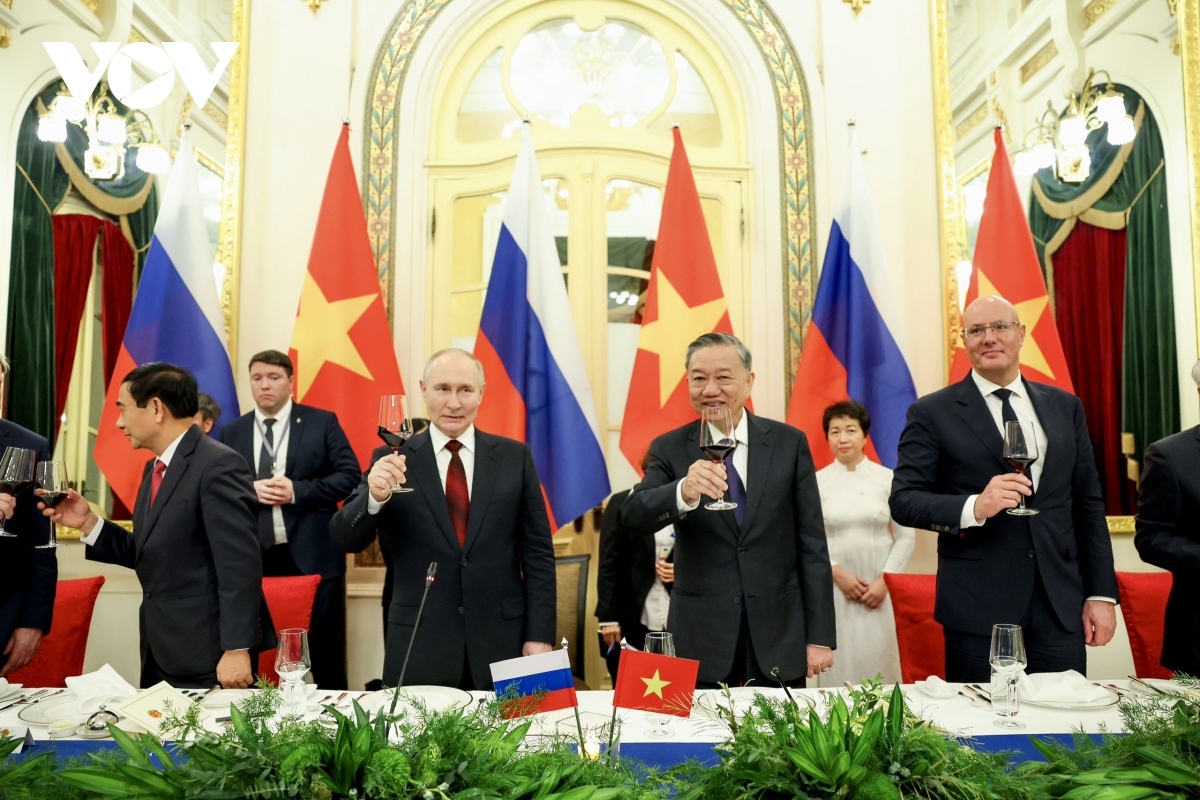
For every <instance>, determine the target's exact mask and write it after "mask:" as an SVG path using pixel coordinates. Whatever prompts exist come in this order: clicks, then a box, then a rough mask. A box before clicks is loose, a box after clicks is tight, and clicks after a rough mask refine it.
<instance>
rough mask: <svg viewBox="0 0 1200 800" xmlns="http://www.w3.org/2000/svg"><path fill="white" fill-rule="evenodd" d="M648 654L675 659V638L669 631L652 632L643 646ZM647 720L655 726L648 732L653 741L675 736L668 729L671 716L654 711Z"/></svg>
mask: <svg viewBox="0 0 1200 800" xmlns="http://www.w3.org/2000/svg"><path fill="white" fill-rule="evenodd" d="M642 649H644V650H645V651H646V652H647V653H657V654H658V655H660V656H670V657H671V658H674V657H675V637H674V636H672V635H671V634H670V633H668V632H667V631H650V632H649V633H647V634H646V643H645V644H644V645H643V646H642ZM646 717H647V719H649V720H650V722H651V723H652V724H653V725H654V726H655V727H653V728H651V729H650V730H648V731H646V735H647V736H649V737H650V738H651V739H670V738H671V737H672V736H674V735H675V734H673V733H672V732H671V731H669V730H667V729H666V727H665V726H666V725H667V724H668V723H670V721H671V715H670V714H656V713H654V712H652V711H647V712H646Z"/></svg>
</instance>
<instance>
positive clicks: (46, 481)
mask: <svg viewBox="0 0 1200 800" xmlns="http://www.w3.org/2000/svg"><path fill="white" fill-rule="evenodd" d="M33 493H34V494H35V495H37V499H38V500H41V501H42V502H43V503H45V504H46V507H47V508H55V507H57V506H58V504H59V503H61V502H62V501H63V500H66V499H67V464H66V462H65V461H43V462H41V463H40V464H38V465H37V488H36V489H34V490H33ZM52 547H58V526H57V525H55V524H54V520H50V539H49V540H48V541H47V542H46V543H45V544H35V545H34V548H36V549H38V550H49V549H50V548H52Z"/></svg>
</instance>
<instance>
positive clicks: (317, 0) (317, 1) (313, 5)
mask: <svg viewBox="0 0 1200 800" xmlns="http://www.w3.org/2000/svg"><path fill="white" fill-rule="evenodd" d="M305 2H306V3H308V10H309V11H311V12H313V13H314V14H315V13H317V9H319V8H320V7H321V0H305Z"/></svg>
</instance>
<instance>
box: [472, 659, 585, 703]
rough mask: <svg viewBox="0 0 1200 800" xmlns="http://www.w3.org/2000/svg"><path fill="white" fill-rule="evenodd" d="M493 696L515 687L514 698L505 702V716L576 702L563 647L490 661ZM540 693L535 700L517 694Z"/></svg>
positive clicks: (572, 675) (573, 685)
mask: <svg viewBox="0 0 1200 800" xmlns="http://www.w3.org/2000/svg"><path fill="white" fill-rule="evenodd" d="M491 670H492V683H493V684H494V685H495V689H496V696H497V697H501V696H503V695H504V694H506V693H508V692H510V691H512V690H514V689H515V690H516V699H515V700H514V701H513V702H511V703H508V704H506V706H505V708H504V712H503V713H504V716H505V717H523V716H525V715H527V714H538V713H541V712H543V711H559V710H561V709H564V708H574V707H575V706H577V705H579V700H578V699H577V698H576V696H575V675H574V673H572V672H571V659H570V657H569V656H568V655H567V651H566V650H551V651H549V652H547V653H538V654H537V655H533V656H523V657H521V658H510V659H508V660H507V661H497V662H496V663H495V664H492V665H491ZM539 694H541V695H542V699H541V701H540V702H538V703H534V702H533V701H532V700H528V701H526V702H521V701H520V699H521V698H533V697H536V696H537V695H539Z"/></svg>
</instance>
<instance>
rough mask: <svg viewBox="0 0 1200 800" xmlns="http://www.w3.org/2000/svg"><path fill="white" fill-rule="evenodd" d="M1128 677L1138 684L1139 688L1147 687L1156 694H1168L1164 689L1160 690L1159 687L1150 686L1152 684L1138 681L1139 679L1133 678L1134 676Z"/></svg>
mask: <svg viewBox="0 0 1200 800" xmlns="http://www.w3.org/2000/svg"><path fill="white" fill-rule="evenodd" d="M1126 677H1127V678H1129V680H1131V681H1133V682H1134V683H1136V684H1137V685H1138V686H1145V687H1146V688H1147V689H1149V690H1150V691H1152V692H1154V693H1155V694H1166V692H1164V691H1163V690H1162V689H1160V688H1158V687H1157V686H1155V685H1153V684H1150V683H1146V682H1145V681H1143V680H1138V679H1137V678H1135V677H1133V676H1132V675H1127V676H1126Z"/></svg>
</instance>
